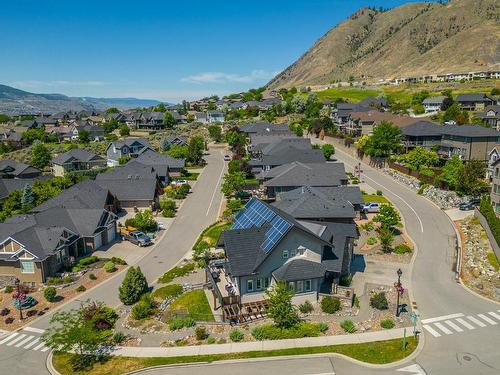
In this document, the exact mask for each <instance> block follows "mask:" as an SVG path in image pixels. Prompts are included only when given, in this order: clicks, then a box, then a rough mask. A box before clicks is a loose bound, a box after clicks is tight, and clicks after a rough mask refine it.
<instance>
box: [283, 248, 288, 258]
mask: <svg viewBox="0 0 500 375" xmlns="http://www.w3.org/2000/svg"><path fill="white" fill-rule="evenodd" d="M283 259H288V250H283Z"/></svg>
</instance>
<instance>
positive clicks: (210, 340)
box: [207, 336, 215, 345]
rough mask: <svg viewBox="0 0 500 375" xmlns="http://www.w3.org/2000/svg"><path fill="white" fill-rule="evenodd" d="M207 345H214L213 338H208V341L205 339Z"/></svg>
mask: <svg viewBox="0 0 500 375" xmlns="http://www.w3.org/2000/svg"><path fill="white" fill-rule="evenodd" d="M207 344H210V345H211V344H215V338H213V337H212V336H210V337H209V338H208V339H207Z"/></svg>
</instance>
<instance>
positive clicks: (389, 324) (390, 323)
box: [380, 319, 395, 329]
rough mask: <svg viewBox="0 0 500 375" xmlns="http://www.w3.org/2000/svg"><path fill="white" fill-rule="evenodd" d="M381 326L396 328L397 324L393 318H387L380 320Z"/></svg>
mask: <svg viewBox="0 0 500 375" xmlns="http://www.w3.org/2000/svg"><path fill="white" fill-rule="evenodd" d="M380 326H381V327H382V328H385V329H391V328H394V326H395V324H394V321H393V320H392V319H385V320H382V321H381V322H380Z"/></svg>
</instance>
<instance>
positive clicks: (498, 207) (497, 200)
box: [490, 158, 500, 215]
mask: <svg viewBox="0 0 500 375" xmlns="http://www.w3.org/2000/svg"><path fill="white" fill-rule="evenodd" d="M491 168H492V174H491V179H492V180H491V192H490V199H491V205H492V206H493V210H494V211H495V213H496V214H497V215H500V158H498V159H497V160H495V161H494V162H493V164H492V165H491Z"/></svg>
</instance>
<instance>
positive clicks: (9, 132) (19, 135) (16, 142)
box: [0, 126, 27, 149]
mask: <svg viewBox="0 0 500 375" xmlns="http://www.w3.org/2000/svg"><path fill="white" fill-rule="evenodd" d="M26 130H27V129H26V128H24V127H21V126H16V127H13V128H1V129H0V142H2V143H4V144H9V145H11V146H12V147H14V148H15V149H19V148H22V147H24V146H25V144H26V143H25V142H24V140H23V133H24V132H25V131H26Z"/></svg>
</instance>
